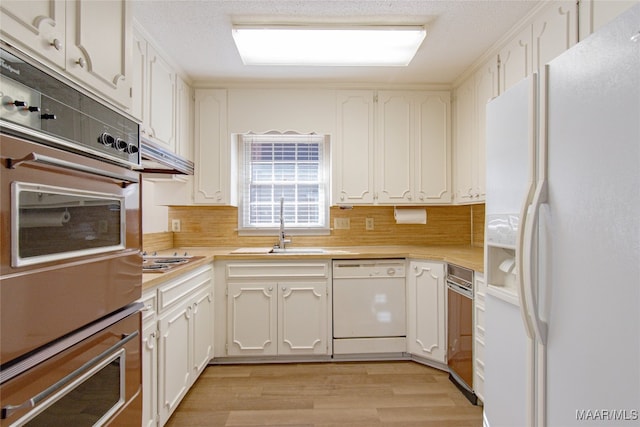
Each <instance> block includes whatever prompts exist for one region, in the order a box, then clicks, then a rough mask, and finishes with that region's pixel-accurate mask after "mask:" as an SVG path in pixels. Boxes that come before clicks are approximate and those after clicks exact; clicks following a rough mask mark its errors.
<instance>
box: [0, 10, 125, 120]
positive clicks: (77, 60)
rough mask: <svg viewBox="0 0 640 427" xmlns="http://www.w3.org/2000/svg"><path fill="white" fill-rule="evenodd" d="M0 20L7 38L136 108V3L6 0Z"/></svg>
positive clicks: (108, 97) (92, 87)
mask: <svg viewBox="0 0 640 427" xmlns="http://www.w3.org/2000/svg"><path fill="white" fill-rule="evenodd" d="M0 19H2V25H1V26H0V28H1V30H0V32H1V33H2V38H3V39H6V40H7V41H9V42H10V43H11V44H14V45H15V46H17V47H18V48H20V49H22V50H24V51H25V52H26V53H28V54H30V55H32V56H34V57H35V58H36V59H39V60H41V61H43V62H44V63H45V64H47V65H49V66H52V67H53V68H54V69H56V70H57V71H61V72H62V73H63V74H66V75H67V76H68V77H69V78H70V79H72V80H74V81H76V82H78V83H79V84H81V85H83V86H86V87H88V88H89V89H90V90H92V91H94V92H95V93H96V94H97V95H99V96H101V97H103V98H105V99H106V100H108V101H109V102H111V103H113V104H114V105H116V106H117V107H120V108H123V109H126V110H128V109H130V108H131V87H132V76H131V71H132V68H131V32H132V31H131V29H132V23H131V22H132V21H131V2H128V1H126V0H113V1H106V0H104V1H87V0H69V1H60V0H58V1H54V0H48V1H47V0H38V1H23V0H22V1H20V0H3V1H2V3H1V4H0Z"/></svg>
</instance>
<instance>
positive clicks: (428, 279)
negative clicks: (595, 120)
mask: <svg viewBox="0 0 640 427" xmlns="http://www.w3.org/2000/svg"><path fill="white" fill-rule="evenodd" d="M408 273H409V277H408V280H407V284H408V287H407V305H408V307H407V316H408V319H409V329H408V337H407V341H408V347H409V348H408V350H409V353H411V354H414V355H416V356H420V357H424V358H427V359H429V360H433V361H435V362H439V363H446V362H447V359H446V357H447V347H446V313H445V311H446V309H445V292H446V288H445V283H444V282H445V279H444V265H443V264H440V263H432V262H418V261H411V262H410V264H409V271H408Z"/></svg>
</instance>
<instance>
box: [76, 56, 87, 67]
mask: <svg viewBox="0 0 640 427" xmlns="http://www.w3.org/2000/svg"><path fill="white" fill-rule="evenodd" d="M76 64H78V65H79V66H80V68H84V67H85V65H87V61H86V60H85V59H84V58H78V60H77V61H76Z"/></svg>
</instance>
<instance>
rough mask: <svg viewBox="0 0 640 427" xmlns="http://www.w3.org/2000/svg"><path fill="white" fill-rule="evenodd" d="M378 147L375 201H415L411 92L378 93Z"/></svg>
mask: <svg viewBox="0 0 640 427" xmlns="http://www.w3.org/2000/svg"><path fill="white" fill-rule="evenodd" d="M377 107H378V110H377V117H376V118H377V125H378V128H377V144H376V151H375V152H376V160H377V161H376V165H377V166H376V169H375V170H376V172H377V175H376V177H375V178H376V179H375V185H376V188H377V191H376V195H375V198H376V201H377V202H378V203H384V204H403V203H408V202H411V201H413V198H414V194H413V176H414V172H415V164H414V162H412V159H413V158H414V148H415V143H414V129H415V127H416V123H415V116H414V114H415V112H414V109H415V108H414V100H413V96H412V93H411V92H386V91H385V92H379V93H378V105H377Z"/></svg>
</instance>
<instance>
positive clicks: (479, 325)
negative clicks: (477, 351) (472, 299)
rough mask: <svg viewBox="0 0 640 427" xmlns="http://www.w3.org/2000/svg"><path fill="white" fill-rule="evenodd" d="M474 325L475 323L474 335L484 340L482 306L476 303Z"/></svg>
mask: <svg viewBox="0 0 640 427" xmlns="http://www.w3.org/2000/svg"><path fill="white" fill-rule="evenodd" d="M475 315H476V318H475V325H476V330H475V333H476V337H478V338H481V339H482V340H484V331H485V329H484V325H485V321H484V307H482V306H479V305H476V307H475Z"/></svg>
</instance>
